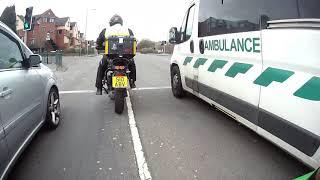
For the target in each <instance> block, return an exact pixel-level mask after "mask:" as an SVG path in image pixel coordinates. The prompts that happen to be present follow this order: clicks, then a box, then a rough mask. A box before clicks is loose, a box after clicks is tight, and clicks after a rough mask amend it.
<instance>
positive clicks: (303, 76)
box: [169, 0, 320, 168]
mask: <svg viewBox="0 0 320 180" xmlns="http://www.w3.org/2000/svg"><path fill="white" fill-rule="evenodd" d="M169 42H170V43H172V44H175V48H174V53H173V55H172V58H171V64H170V70H171V71H170V72H171V86H172V92H173V94H174V96H175V97H177V98H181V97H183V96H184V95H185V93H186V92H189V93H192V94H193V95H195V96H197V97H199V98H201V99H203V100H204V101H206V102H208V103H209V104H211V105H213V106H215V107H216V108H218V109H219V110H221V111H223V112H224V113H226V114H227V115H229V116H230V117H232V118H234V119H235V120H236V121H239V122H240V123H242V124H244V125H245V126H247V127H248V128H250V129H251V130H253V131H255V132H256V133H258V134H259V135H261V136H262V137H264V138H266V139H268V140H270V141H271V142H272V143H274V144H275V145H277V146H279V147H281V148H282V149H284V150H285V151H287V152H289V153H290V154H292V155H293V156H295V157H296V158H297V159H299V160H301V161H302V162H304V163H305V164H307V165H309V166H310V167H313V168H318V167H319V166H320V148H319V146H320V1H319V0H281V1H279V0H195V1H192V3H190V5H189V6H188V8H187V11H186V13H185V16H184V18H183V21H182V25H181V26H180V27H178V28H177V27H173V28H171V29H170V32H169Z"/></svg>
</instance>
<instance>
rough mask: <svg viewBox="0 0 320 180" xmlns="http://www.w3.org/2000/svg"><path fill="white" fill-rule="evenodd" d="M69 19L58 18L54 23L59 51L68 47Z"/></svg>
mask: <svg viewBox="0 0 320 180" xmlns="http://www.w3.org/2000/svg"><path fill="white" fill-rule="evenodd" d="M70 39H71V38H70V18H69V17H64V18H58V19H57V21H56V41H55V42H56V44H57V46H58V48H59V49H68V48H69V47H70V42H71V41H70Z"/></svg>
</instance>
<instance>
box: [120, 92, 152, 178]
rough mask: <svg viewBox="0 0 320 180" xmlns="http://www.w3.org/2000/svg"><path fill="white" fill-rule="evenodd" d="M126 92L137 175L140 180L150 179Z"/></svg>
mask: <svg viewBox="0 0 320 180" xmlns="http://www.w3.org/2000/svg"><path fill="white" fill-rule="evenodd" d="M127 93H128V96H127V97H126V102H127V107H128V116H129V126H130V131H131V137H132V141H133V149H134V152H135V155H136V160H137V165H138V170H139V176H140V179H141V180H151V179H152V177H151V174H150V172H149V169H148V164H147V161H146V158H145V157H144V152H143V149H142V145H141V140H140V136H139V132H138V128H137V125H136V121H135V119H134V113H133V110H132V104H131V100H130V94H129V91H127Z"/></svg>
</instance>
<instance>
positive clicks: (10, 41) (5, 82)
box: [0, 28, 43, 157]
mask: <svg viewBox="0 0 320 180" xmlns="http://www.w3.org/2000/svg"><path fill="white" fill-rule="evenodd" d="M20 43H21V41H20V40H18V37H17V36H16V35H14V34H13V33H12V31H10V30H7V29H5V28H0V74H1V75H0V93H1V94H0V107H1V119H2V122H3V128H4V131H5V132H6V140H7V144H8V148H9V156H10V157H12V156H13V155H14V154H15V153H16V152H17V150H18V149H19V148H20V147H21V146H22V145H23V143H24V142H25V140H26V138H27V137H28V136H29V134H30V133H31V132H32V130H33V129H34V128H35V127H36V126H37V124H39V122H40V121H41V116H42V112H43V107H42V102H41V98H42V97H41V91H40V88H43V87H42V86H41V84H42V82H41V79H40V77H39V75H38V73H37V72H36V70H34V69H33V68H26V67H24V66H23V64H24V62H23V61H25V58H24V53H23V51H22V47H21V44H20Z"/></svg>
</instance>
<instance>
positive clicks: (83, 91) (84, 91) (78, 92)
mask: <svg viewBox="0 0 320 180" xmlns="http://www.w3.org/2000/svg"><path fill="white" fill-rule="evenodd" d="M94 92H96V91H94V90H79V91H59V94H85V93H94Z"/></svg>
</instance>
